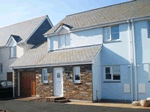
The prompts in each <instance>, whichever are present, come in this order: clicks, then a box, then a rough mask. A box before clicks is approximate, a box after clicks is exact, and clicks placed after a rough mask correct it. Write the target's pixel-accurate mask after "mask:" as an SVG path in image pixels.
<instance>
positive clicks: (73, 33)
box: [10, 0, 150, 102]
mask: <svg viewBox="0 0 150 112" xmlns="http://www.w3.org/2000/svg"><path fill="white" fill-rule="evenodd" d="M44 36H45V38H47V42H44V43H43V44H39V45H38V46H34V47H32V48H31V49H30V50H29V51H28V52H27V53H25V55H23V56H22V57H21V58H19V59H18V60H17V61H15V62H14V63H13V64H12V65H11V66H10V67H11V68H12V69H13V70H14V75H13V76H14V79H15V81H14V87H15V88H14V89H15V90H14V95H16V96H32V95H36V96H40V97H47V96H58V97H61V96H64V97H66V98H69V99H76V100H90V101H101V100H111V101H125V102H127V101H133V100H141V99H145V98H147V97H150V90H149V87H150V58H149V52H150V0H134V1H129V2H124V3H120V4H115V5H110V6H106V7H102V8H97V9H93V10H89V11H85V12H80V13H76V14H72V15H68V16H66V17H65V18H64V19H63V20H62V21H60V22H59V23H58V24H57V25H55V26H54V27H53V28H51V29H50V30H49V31H48V32H46V33H45V34H44ZM29 78H30V80H27V79H29ZM27 89H28V90H27Z"/></svg>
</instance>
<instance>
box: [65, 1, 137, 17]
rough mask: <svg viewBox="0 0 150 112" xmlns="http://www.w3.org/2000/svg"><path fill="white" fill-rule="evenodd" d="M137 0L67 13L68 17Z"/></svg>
mask: <svg viewBox="0 0 150 112" xmlns="http://www.w3.org/2000/svg"><path fill="white" fill-rule="evenodd" d="M137 1H138V0H134V1H127V2H121V3H117V4H113V5H108V6H103V7H99V8H95V9H91V10H86V11H82V12H77V13H74V14H69V15H67V16H66V17H68V16H72V15H76V14H81V13H85V12H90V11H94V10H98V9H102V8H107V7H112V6H115V5H121V4H126V3H130V2H137Z"/></svg>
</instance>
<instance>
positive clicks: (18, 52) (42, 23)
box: [0, 15, 52, 81]
mask: <svg viewBox="0 0 150 112" xmlns="http://www.w3.org/2000/svg"><path fill="white" fill-rule="evenodd" d="M50 28H52V23H51V21H50V19H49V17H48V16H47V15H46V16H42V17H38V18H34V19H31V20H27V21H23V22H19V23H16V24H12V25H9V26H5V27H2V28H0V80H9V81H12V72H13V70H12V69H10V67H9V66H10V65H11V64H12V63H13V62H14V61H16V60H17V59H18V58H20V57H21V56H22V55H23V54H24V53H26V52H27V51H28V49H30V48H31V47H32V46H34V45H37V44H39V43H42V42H44V41H46V38H44V36H43V34H44V33H45V32H47V31H48V30H49V29H50Z"/></svg>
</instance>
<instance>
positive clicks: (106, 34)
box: [104, 27, 110, 41]
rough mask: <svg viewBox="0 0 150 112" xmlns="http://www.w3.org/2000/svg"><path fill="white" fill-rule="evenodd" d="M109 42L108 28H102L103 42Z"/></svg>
mask: <svg viewBox="0 0 150 112" xmlns="http://www.w3.org/2000/svg"><path fill="white" fill-rule="evenodd" d="M108 40H110V28H109V27H106V28H104V41H108Z"/></svg>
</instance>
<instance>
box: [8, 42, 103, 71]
mask: <svg viewBox="0 0 150 112" xmlns="http://www.w3.org/2000/svg"><path fill="white" fill-rule="evenodd" d="M100 48H101V45H93V46H87V47H80V48H72V49H64V50H58V51H53V52H49V53H48V52H47V42H45V43H43V44H42V45H40V46H35V47H33V48H32V49H30V50H28V51H27V53H25V54H24V55H23V56H22V57H21V58H19V59H17V60H16V61H15V62H14V63H13V64H12V65H11V66H10V67H13V68H16V67H17V68H20V67H24V68H26V67H29V66H34V67H36V66H40V65H48V66H55V65H57V64H59V65H63V64H74V63H86V62H92V61H93V59H94V57H95V56H96V54H97V53H98V52H99V50H100Z"/></svg>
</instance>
